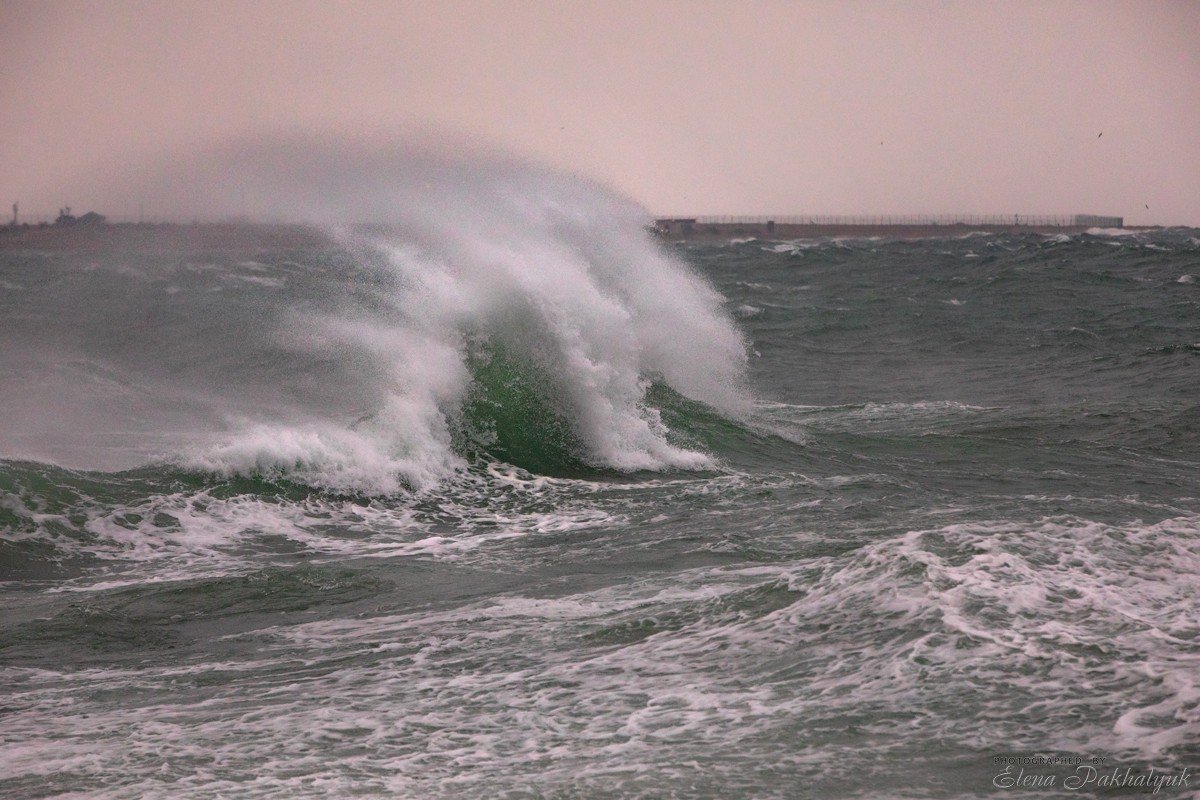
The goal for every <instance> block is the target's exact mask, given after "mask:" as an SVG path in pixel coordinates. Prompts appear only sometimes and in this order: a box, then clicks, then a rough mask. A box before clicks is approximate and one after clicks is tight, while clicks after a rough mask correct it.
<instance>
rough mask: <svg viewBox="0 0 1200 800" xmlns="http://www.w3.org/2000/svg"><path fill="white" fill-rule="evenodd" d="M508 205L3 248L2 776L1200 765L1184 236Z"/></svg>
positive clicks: (281, 792) (940, 771)
mask: <svg viewBox="0 0 1200 800" xmlns="http://www.w3.org/2000/svg"><path fill="white" fill-rule="evenodd" d="M497 213H499V212H497ZM524 213H525V212H524V211H521V212H520V213H517V212H513V213H512V214H510V215H509V216H508V217H504V218H503V220H502V221H503V222H504V223H505V225H507V227H505V225H500V226H499V227H497V226H491V227H490V228H489V230H490V234H489V236H488V237H483V236H481V237H480V238H477V239H471V240H466V239H459V238H454V236H452V235H451V233H450V232H448V231H440V232H438V231H434V232H433V233H430V232H429V231H424V232H423V234H422V236H420V237H416V238H415V239H413V240H407V239H394V240H389V241H387V242H379V241H376V242H374V243H371V244H369V245H367V244H363V243H361V242H360V243H357V244H352V245H351V244H348V245H347V246H346V247H345V248H341V249H338V250H336V251H333V252H324V251H322V252H315V251H314V252H292V253H270V254H263V253H244V254H229V253H223V254H211V255H207V256H206V255H203V254H199V255H198V254H195V253H192V254H177V255H175V254H168V255H155V256H151V255H144V254H143V255H136V254H129V255H120V254H117V255H111V254H110V255H105V256H87V255H69V254H68V255H64V254H47V253H6V254H4V255H2V256H0V279H2V283H0V319H2V320H3V337H4V338H3V352H2V353H0V369H3V374H4V378H3V382H2V385H0V403H2V407H3V409H4V415H5V420H4V421H3V422H2V423H0V456H3V457H4V458H5V459H6V460H3V461H0V529H2V530H3V536H2V539H0V578H2V579H3V583H2V584H0V591H2V598H3V607H4V609H5V612H4V615H3V619H2V620H0V686H2V687H3V692H2V696H0V706H2V707H0V762H2V763H3V764H4V769H3V770H2V771H0V793H2V794H4V795H5V796H11V797H42V796H56V795H66V796H78V797H84V796H87V797H111V798H123V797H134V796H147V797H239V798H251V797H284V796H292V797H302V796H313V797H319V796H328V797H352V796H368V795H381V796H393V797H413V798H437V797H447V798H449V797H575V796H579V797H647V798H650V797H654V798H657V797H711V798H726V797H762V798H766V797H779V798H792V797H889V796H902V797H974V796H984V795H991V794H997V793H999V794H1005V793H1006V792H1005V791H1004V790H1003V789H1002V788H997V786H996V785H995V778H996V776H997V775H998V774H999V773H1000V771H1001V769H1002V767H1000V766H998V765H997V764H996V762H995V760H994V759H995V757H997V756H1004V755H1016V756H1020V755H1029V756H1032V755H1037V754H1043V755H1053V754H1066V755H1077V756H1081V757H1086V758H1092V757H1100V758H1104V759H1107V761H1106V763H1107V765H1108V766H1110V767H1113V766H1119V767H1122V768H1123V767H1129V768H1132V769H1134V770H1148V769H1150V768H1151V767H1154V768H1155V769H1156V770H1158V771H1159V772H1166V773H1170V772H1172V771H1174V772H1176V773H1177V772H1179V771H1180V770H1182V769H1183V768H1185V767H1188V766H1191V767H1193V768H1194V767H1196V766H1200V405H1198V400H1197V397H1198V395H1197V390H1198V389H1200V282H1198V281H1200V239H1198V238H1197V236H1198V235H1200V234H1198V233H1197V232H1196V231H1191V230H1171V231H1163V232H1156V233H1143V234H1136V235H1133V234H1120V233H1119V232H1113V231H1095V232H1093V233H1089V234H1082V235H1076V236H1069V237H1068V236H1058V237H1045V236H986V235H975V236H968V237H964V238H954V239H944V240H921V241H910V242H903V241H890V240H850V241H812V242H759V241H750V242H742V243H736V244H730V245H719V246H718V245H656V244H654V243H652V242H649V241H648V240H646V239H645V238H644V237H643V236H642V235H641V234H640V233H638V232H637V226H636V225H633V226H625V227H624V228H622V230H625V231H626V232H624V233H620V234H616V233H611V232H608V231H607V229H606V228H605V226H604V225H602V224H595V223H591V222H589V221H588V218H587V215H586V214H580V215H577V216H571V215H570V214H569V213H568V212H563V213H564V214H566V217H554V218H553V219H549V220H546V219H543V218H541V217H538V218H537V220H535V221H534V222H530V221H529V220H528V219H527V218H525V217H523V216H521V215H522V214H524ZM524 225H527V226H528V227H527V228H524V227H521V226H524ZM626 229H627V230H626ZM1031 771H1037V770H1031ZM1042 772H1045V770H1044V769H1043V770H1042ZM1059 774H1060V775H1064V774H1066V773H1065V772H1063V771H1061V770H1060V771H1059ZM1059 780H1060V781H1061V777H1060V779H1059ZM1093 788H1095V787H1093ZM1095 791H1101V790H1100V789H1095ZM1007 793H1008V794H1014V792H1007ZM1082 793H1085V794H1086V793H1089V792H1088V790H1087V789H1085V790H1084V791H1083V792H1082ZM1080 794H1081V792H1079V791H1076V792H1071V791H1067V790H1065V789H1063V788H1062V787H1061V785H1060V786H1058V787H1057V788H1042V789H1038V790H1036V791H1032V790H1031V792H1030V796H1033V795H1036V796H1039V797H1049V796H1059V795H1062V796H1079V795H1080ZM1161 794H1164V795H1179V794H1180V790H1178V789H1171V788H1165V789H1163V791H1162V792H1161Z"/></svg>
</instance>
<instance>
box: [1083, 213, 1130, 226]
mask: <svg viewBox="0 0 1200 800" xmlns="http://www.w3.org/2000/svg"><path fill="white" fill-rule="evenodd" d="M1075 224H1076V225H1079V226H1086V227H1088V228H1124V227H1125V218H1124V217H1099V216H1096V215H1095V214H1076V215H1075Z"/></svg>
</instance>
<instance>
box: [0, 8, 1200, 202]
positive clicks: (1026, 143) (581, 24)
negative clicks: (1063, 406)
mask: <svg viewBox="0 0 1200 800" xmlns="http://www.w3.org/2000/svg"><path fill="white" fill-rule="evenodd" d="M414 128H423V129H431V128H432V129H435V130H442V131H445V132H447V133H448V134H453V135H455V136H458V137H465V138H467V139H469V140H474V141H478V142H479V143H481V144H485V145H496V146H499V147H501V148H504V149H507V150H510V151H513V152H515V153H517V154H521V155H525V156H529V157H531V158H533V159H536V160H538V161H542V162H545V163H549V164H553V165H557V166H561V167H565V168H567V169H570V170H573V171H576V172H579V173H582V174H585V175H588V176H590V177H593V178H596V179H598V180H600V181H601V182H604V183H607V184H609V185H610V186H613V187H614V188H616V189H618V190H621V191H623V192H625V193H627V194H629V195H631V196H632V197H633V198H635V199H636V200H638V201H640V202H641V203H642V204H644V205H645V206H646V207H647V208H648V209H650V210H651V211H653V212H656V213H663V214H682V213H693V214H704V213H714V214H715V213H746V214H750V213H778V214H784V213H877V214H887V213H894V214H905V213H955V212H979V213H1016V212H1020V213H1038V212H1045V213H1076V212H1081V213H1098V214H1117V215H1124V216H1125V218H1126V220H1127V221H1128V222H1130V223H1142V222H1151V223H1163V224H1181V223H1183V224H1193V225H1200V3H1197V2H1176V3H1161V2H1159V3H1156V2H1123V3H1104V2H1079V3H1075V2H1011V3H1003V2H998V3H997V2H970V3H882V2H861V3H857V2H828V3H824V2H724V3H706V2H667V1H666V0H638V1H637V2H617V1H616V0H602V2H589V3H582V2H563V1H547V2H494V3H493V2H445V0H437V1H436V2H434V1H433V0H425V1H423V2H413V3H402V2H357V3H356V2H347V1H346V0H341V1H340V2H331V1H330V0H320V1H319V2H280V1H277V0H243V1H242V2H219V1H214V0H206V1H205V2H170V1H165V2H147V3H141V2H84V3H75V2H69V3H67V2H53V0H33V2H28V1H27V0H3V4H2V5H0V142H3V144H2V145H0V201H2V202H3V204H4V207H5V208H7V205H8V204H9V203H11V202H12V201H13V200H17V199H19V200H21V202H22V206H23V208H24V209H26V211H27V212H29V213H31V214H37V215H49V214H52V213H53V212H54V211H55V209H57V207H58V206H59V205H60V204H62V203H67V202H69V203H71V205H72V206H74V207H75V209H76V210H77V211H81V210H84V208H92V207H94V208H96V209H97V210H100V211H102V212H105V213H109V214H110V215H111V216H113V217H118V218H120V217H124V218H129V217H132V216H134V215H136V208H133V207H131V205H132V201H131V200H130V199H129V198H115V197H111V196H105V193H104V191H103V188H94V187H93V183H92V182H91V181H89V180H88V178H87V176H88V175H89V174H93V173H94V172H95V170H96V169H97V168H105V167H109V166H111V165H126V164H135V163H137V162H139V161H143V162H145V161H155V160H157V159H160V158H162V157H163V156H164V154H166V155H167V156H168V157H169V154H171V153H178V152H191V151H195V150H196V149H199V148H202V147H206V146H208V145H210V144H212V143H214V142H217V141H220V140H222V139H224V138H227V137H229V136H244V135H246V134H250V133H253V132H256V131H260V130H262V131H271V132H279V131H281V130H282V131H296V130H312V131H321V132H324V133H326V134H332V135H333V136H335V137H346V138H353V137H356V136H359V135H361V134H362V133H363V132H364V131H370V132H372V133H374V134H379V133H381V132H384V133H386V132H388V131H393V130H395V131H398V132H400V131H409V130H412V129H414ZM1100 134H1103V135H1100ZM1147 205H1148V206H1149V210H1147V209H1146V208H1145V206H1147ZM121 206H124V207H121ZM150 211H153V210H150Z"/></svg>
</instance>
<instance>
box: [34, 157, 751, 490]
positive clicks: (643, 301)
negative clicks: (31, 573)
mask: <svg viewBox="0 0 1200 800" xmlns="http://www.w3.org/2000/svg"><path fill="white" fill-rule="evenodd" d="M138 192H139V194H140V195H142V196H146V195H149V196H151V197H155V198H156V199H155V203H156V205H158V206H159V207H166V208H170V209H173V210H174V211H175V212H176V213H179V214H186V215H189V216H198V217H200V216H204V215H206V214H207V215H212V214H214V213H216V211H217V209H220V210H221V212H222V213H245V214H249V215H253V216H254V217H256V218H260V219H272V220H286V221H289V222H301V223H305V224H308V225H312V226H317V227H319V228H321V229H324V230H326V231H327V232H328V233H329V234H330V236H331V237H332V238H333V239H334V240H335V241H336V242H337V244H338V247H339V249H340V251H341V255H342V258H343V261H342V262H339V263H336V264H332V265H330V269H328V270H327V271H325V272H324V274H320V275H315V276H314V275H305V274H303V273H300V272H296V271H294V270H293V271H291V272H290V274H288V275H287V277H286V279H285V278H281V277H275V278H273V279H271V280H270V281H267V282H264V280H263V276H262V275H260V274H258V272H259V271H260V270H261V269H262V266H261V264H260V265H258V266H257V267H255V268H254V269H255V271H254V274H249V275H243V273H246V272H248V271H249V270H250V269H251V267H249V266H246V264H247V263H249V264H255V263H257V262H240V263H239V264H238V265H236V266H234V265H226V264H220V263H216V264H208V265H202V266H203V269H194V267H195V265H191V264H186V265H183V266H182V267H181V266H180V265H173V266H168V265H155V266H156V267H157V269H156V268H155V266H152V267H150V268H149V269H147V268H144V267H143V268H141V269H136V270H132V271H131V268H130V267H129V265H126V264H119V265H118V264H107V263H101V264H99V265H98V269H100V270H102V271H111V272H112V273H115V274H116V275H119V277H120V280H122V281H125V282H134V283H136V284H138V285H139V288H140V290H141V291H140V293H139V297H138V298H137V299H138V302H139V305H140V308H139V309H138V315H139V316H143V317H151V318H158V317H161V316H163V315H167V316H173V317H174V318H175V324H173V325H172V326H171V330H170V331H168V332H166V335H169V336H171V337H183V338H188V337H191V338H194V339H197V340H199V339H201V338H203V337H207V336H209V332H210V330H211V329H212V328H213V327H214V319H215V321H216V327H219V328H222V329H223V330H222V331H221V333H219V334H218V336H219V337H220V336H227V337H228V339H229V342H228V345H227V346H226V348H225V350H224V352H223V353H221V355H220V358H219V359H217V360H214V358H213V356H212V354H207V353H191V354H170V355H169V356H168V357H166V358H164V354H163V353H161V352H156V350H155V348H154V347H153V346H147V345H146V344H145V343H142V342H138V341H137V340H136V337H137V336H138V333H137V332H136V331H128V332H126V333H125V334H124V338H125V339H126V340H127V344H126V346H125V348H124V350H123V351H122V352H121V353H119V354H110V353H99V354H97V356H98V358H99V360H101V361H104V362H105V363H108V362H110V361H114V360H115V361H117V362H119V364H120V369H121V373H122V375H124V376H126V377H125V379H126V380H129V381H135V382H139V383H144V382H145V379H146V378H147V376H148V375H154V376H155V377H156V382H155V383H154V385H152V386H147V387H146V388H147V389H148V394H149V395H150V397H151V398H152V399H151V401H150V402H153V398H154V397H155V396H158V397H164V398H165V396H166V395H167V394H169V393H174V394H176V395H183V396H184V397H185V398H186V403H187V404H191V405H196V406H199V407H200V413H197V414H192V415H189V419H188V424H185V425H180V424H179V421H178V419H176V418H175V416H177V415H164V416H169V417H170V424H169V425H164V426H163V427H164V429H160V430H155V431H153V432H152V433H153V434H155V442H154V446H155V447H156V448H158V452H159V453H160V457H164V458H167V459H168V460H176V461H181V462H182V463H183V464H184V465H186V466H188V467H190V468H193V469H198V470H202V471H211V472H215V473H218V474H221V475H254V476H260V477H268V478H271V479H287V480H293V481H298V482H301V483H305V484H309V485H312V486H316V487H319V488H323V489H329V490H334V491H348V492H356V493H366V494H389V493H394V492H396V491H400V490H402V489H405V488H408V489H427V488H429V487H431V486H434V485H436V484H437V483H438V482H439V481H441V480H443V479H444V478H446V477H447V476H449V475H450V474H452V473H454V472H455V471H458V470H462V469H464V468H465V467H466V466H467V460H466V458H465V457H464V456H465V455H466V454H465V452H464V450H465V448H464V447H462V446H461V445H462V437H461V436H459V435H458V434H459V433H461V431H462V430H464V429H470V428H471V427H472V425H476V424H477V423H481V422H482V424H483V425H485V426H486V425H489V424H493V423H494V421H488V420H482V421H481V420H479V419H474V420H472V419H467V420H464V419H463V412H464V407H465V405H466V404H468V403H469V402H470V401H471V399H472V398H476V399H477V398H478V395H479V393H480V391H481V387H480V385H479V384H478V383H477V382H476V381H475V378H474V375H473V371H472V370H473V369H474V368H477V367H478V365H479V364H480V363H482V362H481V357H483V356H486V354H487V353H495V352H503V353H504V354H505V359H506V362H507V364H508V367H509V369H510V371H511V372H512V373H513V374H514V376H515V378H514V380H518V381H523V382H524V384H525V385H526V387H527V388H529V387H532V388H533V390H534V391H535V392H536V394H537V396H538V401H539V404H540V409H541V410H542V411H543V412H544V413H545V414H547V415H548V419H547V420H546V421H547V422H548V423H552V424H550V425H548V426H546V427H547V429H549V428H551V427H554V426H557V427H558V428H560V429H561V430H563V431H565V432H566V435H564V436H561V437H559V438H560V439H561V441H562V443H565V445H566V446H567V447H569V448H570V449H571V450H572V451H573V452H571V453H570V456H571V458H572V459H573V460H574V461H575V462H577V463H579V464H584V465H590V466H591V467H595V468H603V469H615V470H621V471H631V470H658V469H666V468H681V469H696V468H708V467H712V466H713V464H714V462H713V460H712V458H711V456H710V455H709V454H707V453H704V452H700V451H698V450H695V449H692V448H689V447H686V446H681V445H680V444H679V443H678V442H673V441H672V440H671V436H670V432H669V431H668V429H667V427H666V426H665V425H664V423H663V421H662V419H661V417H660V415H659V413H658V412H657V411H656V410H655V408H653V407H652V406H651V405H650V404H648V403H647V402H646V392H647V390H648V388H649V387H650V386H651V385H653V384H654V383H661V384H662V385H664V386H667V387H670V388H671V389H673V390H674V391H676V392H678V393H680V394H682V395H684V396H686V397H688V398H691V399H692V400H695V401H698V402H700V403H703V404H705V405H707V406H710V407H712V408H713V409H715V410H717V411H718V412H720V413H722V414H725V415H730V416H740V415H743V414H745V413H746V412H747V410H748V409H749V407H750V403H749V395H748V392H747V391H746V389H745V368H746V347H745V343H744V341H743V338H742V336H741V334H740V333H739V331H738V329H737V328H736V327H735V325H734V324H733V322H732V321H731V320H730V318H729V315H728V314H727V313H726V312H725V310H724V308H723V299H722V297H721V296H720V295H719V294H718V293H717V292H715V291H714V290H713V289H712V288H711V287H710V286H709V285H708V284H707V283H706V282H705V281H704V280H702V279H701V278H699V277H698V276H696V275H695V274H694V273H692V272H691V271H690V270H689V269H688V268H687V267H686V266H685V265H684V264H683V262H682V261H681V260H680V259H678V258H677V257H675V256H673V255H671V254H669V253H667V252H665V251H664V250H663V248H662V247H661V246H660V245H659V244H658V243H657V242H655V241H654V240H652V238H651V237H650V236H649V235H648V234H647V232H646V229H645V226H646V223H647V222H648V221H649V219H650V216H649V214H648V213H647V212H646V211H645V210H644V209H641V208H640V207H638V206H637V205H636V204H634V203H633V202H631V201H629V200H627V199H625V198H623V197H621V196H619V195H617V194H616V193H614V192H612V191H610V190H608V189H605V188H603V187H601V186H598V185H596V184H594V183H592V182H590V181H586V180H583V179H580V178H578V177H575V176H571V175H567V174H563V173H559V172H556V171H553V170H550V169H547V168H544V167H538V166H534V165H529V164H525V163H522V162H518V161H516V160H514V159H511V158H507V157H503V156H497V155H495V154H484V153H479V152H472V153H470V154H468V155H461V154H460V155H448V154H447V153H446V152H445V151H444V150H438V149H435V148H431V147H416V148H414V147H408V148H396V147H390V148H357V149H354V148H342V147H334V146H332V145H330V144H328V143H322V142H315V141H307V140H305V141H300V140H294V139H293V140H289V141H287V142H280V141H257V142H254V143H249V144H247V143H245V142H243V143H239V144H237V145H236V146H229V147H226V148H222V149H220V150H219V151H217V152H215V153H213V154H209V155H208V156H206V157H203V158H199V159H196V160H195V161H193V162H191V163H188V164H185V165H183V166H181V167H177V168H174V169H172V170H170V171H168V172H166V173H165V174H164V175H162V176H160V177H159V178H158V179H156V181H150V182H148V183H146V184H145V185H143V186H141V187H139V189H138ZM181 269H187V270H189V272H190V274H189V275H188V276H187V277H188V278H189V280H188V281H182V282H181V281H180V280H176V279H175V277H176V276H174V275H172V271H174V272H178V271H180V270H181ZM122 270H123V271H122ZM230 273H232V274H233V276H234V277H241V278H247V280H241V281H233V282H230V281H229V280H227V278H229V277H230ZM250 278H253V279H255V280H253V281H250V280H249V279H250ZM147 282H149V284H150V286H149V288H148V287H147V286H146V284H147ZM156 282H158V283H161V284H162V285H157V286H156V285H154V284H155V283H156ZM89 288H91V287H89ZM118 291H120V290H118V289H116V288H115V287H114V288H113V289H112V290H111V293H112V294H114V295H116V294H117V293H118ZM214 291H220V292H221V293H222V297H227V298H230V300H231V302H230V304H229V305H228V306H223V305H222V304H220V303H214V302H213V301H212V298H211V294H212V293H213V292H214ZM68 294H70V291H69V290H68ZM235 298H236V299H235ZM107 299H109V300H110V301H111V302H110V304H109V306H108V310H109V312H110V313H111V314H112V316H113V318H114V319H117V318H120V317H122V316H127V312H126V309H124V308H123V303H125V302H126V301H125V300H124V299H122V298H121V297H117V296H114V297H111V298H107ZM70 300H71V303H73V304H82V299H81V298H79V297H72V298H70ZM189 303H197V305H196V307H194V308H193V309H192V313H190V314H189V312H188V311H187V308H188V304H189ZM112 321H113V320H103V319H102V320H100V321H99V322H100V324H101V326H102V327H103V326H104V325H106V324H111V323H112ZM234 331H236V332H237V333H238V334H239V335H236V336H235V335H234V334H233V332H234ZM147 334H148V335H157V332H154V333H151V332H147ZM131 339H132V341H129V340H131ZM163 346H164V347H166V348H168V349H170V348H174V347H177V345H175V344H172V343H170V342H167V343H165V344H164V345H163ZM55 355H56V357H57V356H60V355H61V353H56V354H55ZM114 355H115V356H116V357H115V359H114V358H112V356H114ZM189 356H191V357H190V358H189ZM218 361H219V363H218ZM167 362H171V369H170V370H169V375H166V376H161V378H160V376H159V373H160V372H161V371H162V370H161V368H162V367H163V365H164V364H165V363H167ZM280 365H286V370H285V369H284V368H283V367H281V366H280ZM264 370H265V374H264ZM272 373H275V377H276V381H275V382H274V383H272V381H271V380H270V378H271V374H272ZM285 373H286V374H285ZM535 376H536V377H535ZM313 384H320V385H319V386H316V387H314V386H313ZM69 388H70V387H69ZM69 388H68V390H69ZM504 389H505V387H504V386H492V387H482V391H484V392H485V393H486V392H487V391H500V392H501V393H502V394H503V391H504ZM156 393H157V395H156ZM77 399H79V403H80V404H81V405H83V406H87V401H86V400H85V399H80V398H77ZM492 401H493V402H492V405H493V407H499V406H501V405H503V403H505V402H507V401H506V399H505V398H504V397H495V398H492ZM114 404H115V403H114ZM164 405H171V403H164ZM485 405H486V404H485ZM483 407H484V406H481V405H479V404H478V403H477V404H475V405H474V408H475V409H476V410H478V409H480V408H483ZM80 416H81V417H84V418H87V419H89V420H91V419H94V415H92V414H90V413H87V414H85V413H82V412H81V413H80ZM151 416H153V415H151ZM214 420H215V421H216V422H215V423H214ZM93 427H94V426H93ZM523 429H524V430H525V431H526V432H527V433H528V432H534V433H535V434H536V432H537V430H538V426H537V425H536V424H535V425H532V426H528V425H526V426H523ZM183 430H186V431H187V432H188V435H187V436H186V437H178V438H173V437H172V434H173V432H175V431H183ZM511 438H512V437H510V439H511ZM474 441H476V442H478V441H480V437H474ZM143 443H144V442H141V443H138V444H139V445H140V444H143ZM133 449H134V450H136V451H138V452H145V451H148V450H149V449H150V448H148V447H136V446H135V447H134V448H133ZM513 452H516V451H514V450H513V448H511V447H510V448H507V450H506V453H508V454H510V455H511V454H512V453H513ZM485 455H486V453H485ZM77 461H79V460H77ZM82 462H83V463H82V465H84V466H94V465H95V464H91V463H87V459H82ZM518 466H526V467H530V466H531V467H535V468H536V467H539V466H541V464H518Z"/></svg>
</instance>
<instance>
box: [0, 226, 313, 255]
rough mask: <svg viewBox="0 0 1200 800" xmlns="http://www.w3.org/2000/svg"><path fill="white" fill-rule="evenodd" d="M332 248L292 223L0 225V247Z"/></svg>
mask: <svg viewBox="0 0 1200 800" xmlns="http://www.w3.org/2000/svg"><path fill="white" fill-rule="evenodd" d="M332 247H335V244H334V242H333V240H332V239H331V238H330V237H329V236H327V235H326V234H325V233H323V232H322V231H320V230H319V229H317V228H314V227H312V226H308V225H293V224H272V223H254V222H200V223H193V224H182V223H173V222H167V223H141V222H118V223H107V222H105V223H99V224H71V225H51V224H42V225H16V226H13V225H7V226H3V227H0V250H49V251H56V252H57V251H66V252H104V251H109V250H125V251H134V252H211V251H221V250H233V251H245V250H301V249H306V250H311V249H329V248H332Z"/></svg>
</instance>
